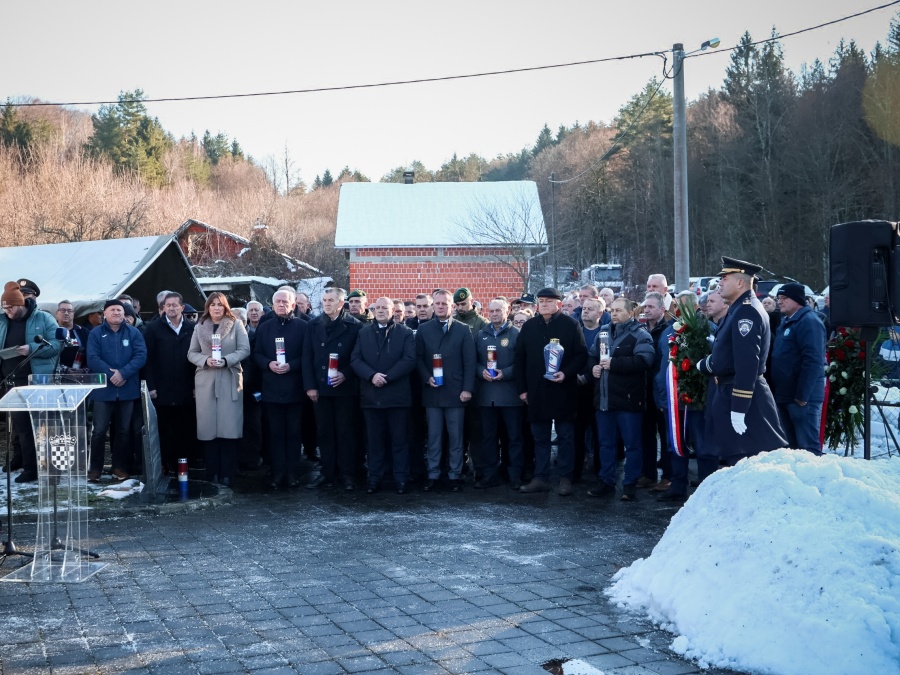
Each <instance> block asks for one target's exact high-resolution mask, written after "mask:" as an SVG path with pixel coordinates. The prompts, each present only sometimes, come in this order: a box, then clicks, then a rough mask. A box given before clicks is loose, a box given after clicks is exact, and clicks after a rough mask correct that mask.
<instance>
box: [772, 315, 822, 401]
mask: <svg viewBox="0 0 900 675" xmlns="http://www.w3.org/2000/svg"><path fill="white" fill-rule="evenodd" d="M769 381H770V382H771V383H772V394H773V395H774V396H775V402H776V403H793V402H794V401H804V402H806V403H822V402H823V401H824V400H825V325H824V324H823V323H822V321H821V320H820V319H819V317H818V316H817V315H816V313H815V312H813V310H812V308H810V307H801V308H800V309H798V310H797V311H796V312H795V313H794V315H793V316H791V317H784V318H783V319H782V321H781V324H780V325H779V326H778V333H777V334H776V335H775V347H774V349H773V351H772V373H771V377H770V378H769Z"/></svg>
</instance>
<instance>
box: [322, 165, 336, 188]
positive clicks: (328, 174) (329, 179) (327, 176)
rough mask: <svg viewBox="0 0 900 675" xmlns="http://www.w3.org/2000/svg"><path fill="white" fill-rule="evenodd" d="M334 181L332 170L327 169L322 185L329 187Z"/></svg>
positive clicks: (323, 175)
mask: <svg viewBox="0 0 900 675" xmlns="http://www.w3.org/2000/svg"><path fill="white" fill-rule="evenodd" d="M333 182H334V178H332V177H331V171H329V170H328V169H325V173H323V174H322V187H328V186H329V185H331V184H332V183H333Z"/></svg>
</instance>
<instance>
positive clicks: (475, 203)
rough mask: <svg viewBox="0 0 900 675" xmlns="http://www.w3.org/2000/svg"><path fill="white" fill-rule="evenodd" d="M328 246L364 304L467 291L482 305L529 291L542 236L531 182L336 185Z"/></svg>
mask: <svg viewBox="0 0 900 675" xmlns="http://www.w3.org/2000/svg"><path fill="white" fill-rule="evenodd" d="M335 247H337V248H342V249H345V250H346V251H347V254H348V257H349V263H350V288H351V289H353V288H362V289H364V290H365V291H366V293H367V294H368V296H369V298H370V301H371V299H374V298H376V297H379V296H381V295H387V296H389V297H393V298H397V299H404V300H408V299H412V298H413V297H414V296H415V295H416V294H417V293H430V292H431V291H433V290H434V289H436V288H447V289H450V290H455V289H456V288H459V287H460V286H467V287H469V288H470V289H471V290H472V294H473V295H474V297H475V299H476V300H480V301H482V302H483V303H486V302H487V301H489V300H490V299H491V298H492V297H495V296H497V295H505V296H507V297H510V298H512V297H518V296H519V295H521V294H522V293H523V292H524V291H525V290H527V289H528V288H529V283H528V280H529V278H530V275H531V273H532V267H533V261H534V259H535V258H538V259H539V261H541V264H540V267H541V269H543V258H544V256H545V255H546V250H547V235H546V230H545V228H544V219H543V215H542V212H541V207H540V201H539V198H538V192H537V185H536V184H535V183H534V182H532V181H504V182H484V183H415V184H398V183H344V184H343V185H342V186H341V194H340V201H339V202H338V216H337V230H336V232H335ZM532 290H534V289H532Z"/></svg>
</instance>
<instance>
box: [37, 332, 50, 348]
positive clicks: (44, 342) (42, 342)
mask: <svg viewBox="0 0 900 675" xmlns="http://www.w3.org/2000/svg"><path fill="white" fill-rule="evenodd" d="M34 341H35V342H36V343H37V344H39V345H41V346H43V345H47V346H48V347H52V346H53V345H52V344H50V343H49V342H48V341H47V340H46V338H44V336H43V335H35V336H34ZM38 349H40V347H38Z"/></svg>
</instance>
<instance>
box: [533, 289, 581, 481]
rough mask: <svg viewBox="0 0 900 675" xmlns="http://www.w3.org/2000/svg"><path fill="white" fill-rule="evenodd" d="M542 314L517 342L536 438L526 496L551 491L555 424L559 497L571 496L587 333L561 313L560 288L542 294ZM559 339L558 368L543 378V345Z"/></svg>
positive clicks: (540, 300) (541, 292) (539, 305)
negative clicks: (532, 466) (551, 433)
mask: <svg viewBox="0 0 900 675" xmlns="http://www.w3.org/2000/svg"><path fill="white" fill-rule="evenodd" d="M537 295H538V314H537V316H535V317H534V318H532V319H529V320H528V321H526V322H525V324H524V325H523V326H522V331H521V333H520V334H519V339H518V341H517V342H516V354H515V377H516V387H517V388H518V391H519V398H520V399H522V401H524V402H525V403H526V404H528V420H529V422H530V423H531V432H532V434H533V435H534V455H535V467H534V478H533V480H532V481H531V482H530V483H528V484H527V485H523V486H522V488H521V490H522V492H526V493H528V492H546V491H549V490H550V432H551V429H552V427H553V423H554V422H556V437H557V465H558V467H559V494H560V495H562V496H568V495H571V494H572V472H573V470H574V462H575V441H574V439H575V413H576V410H577V404H578V394H577V389H576V387H577V382H578V374H579V373H580V372H581V371H582V370H583V369H584V365H585V363H586V361H587V349H586V347H585V344H584V333H582V331H581V327H580V326H579V325H578V322H577V321H576V320H575V319H573V318H572V317H570V316H566V315H565V314H563V313H562V311H561V308H562V295H561V294H560V292H559V291H558V290H556V289H555V288H544V289H542V290H540V291H539V292H538V294H537ZM552 339H558V340H559V344H560V345H561V346H562V347H563V349H564V350H565V351H564V352H563V357H562V362H561V363H560V367H559V370H558V371H557V372H556V373H555V374H554V375H553V376H552V378H547V377H544V375H545V374H546V372H547V369H546V366H545V364H544V347H545V346H546V345H547V344H549V343H550V341H551V340H552Z"/></svg>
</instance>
